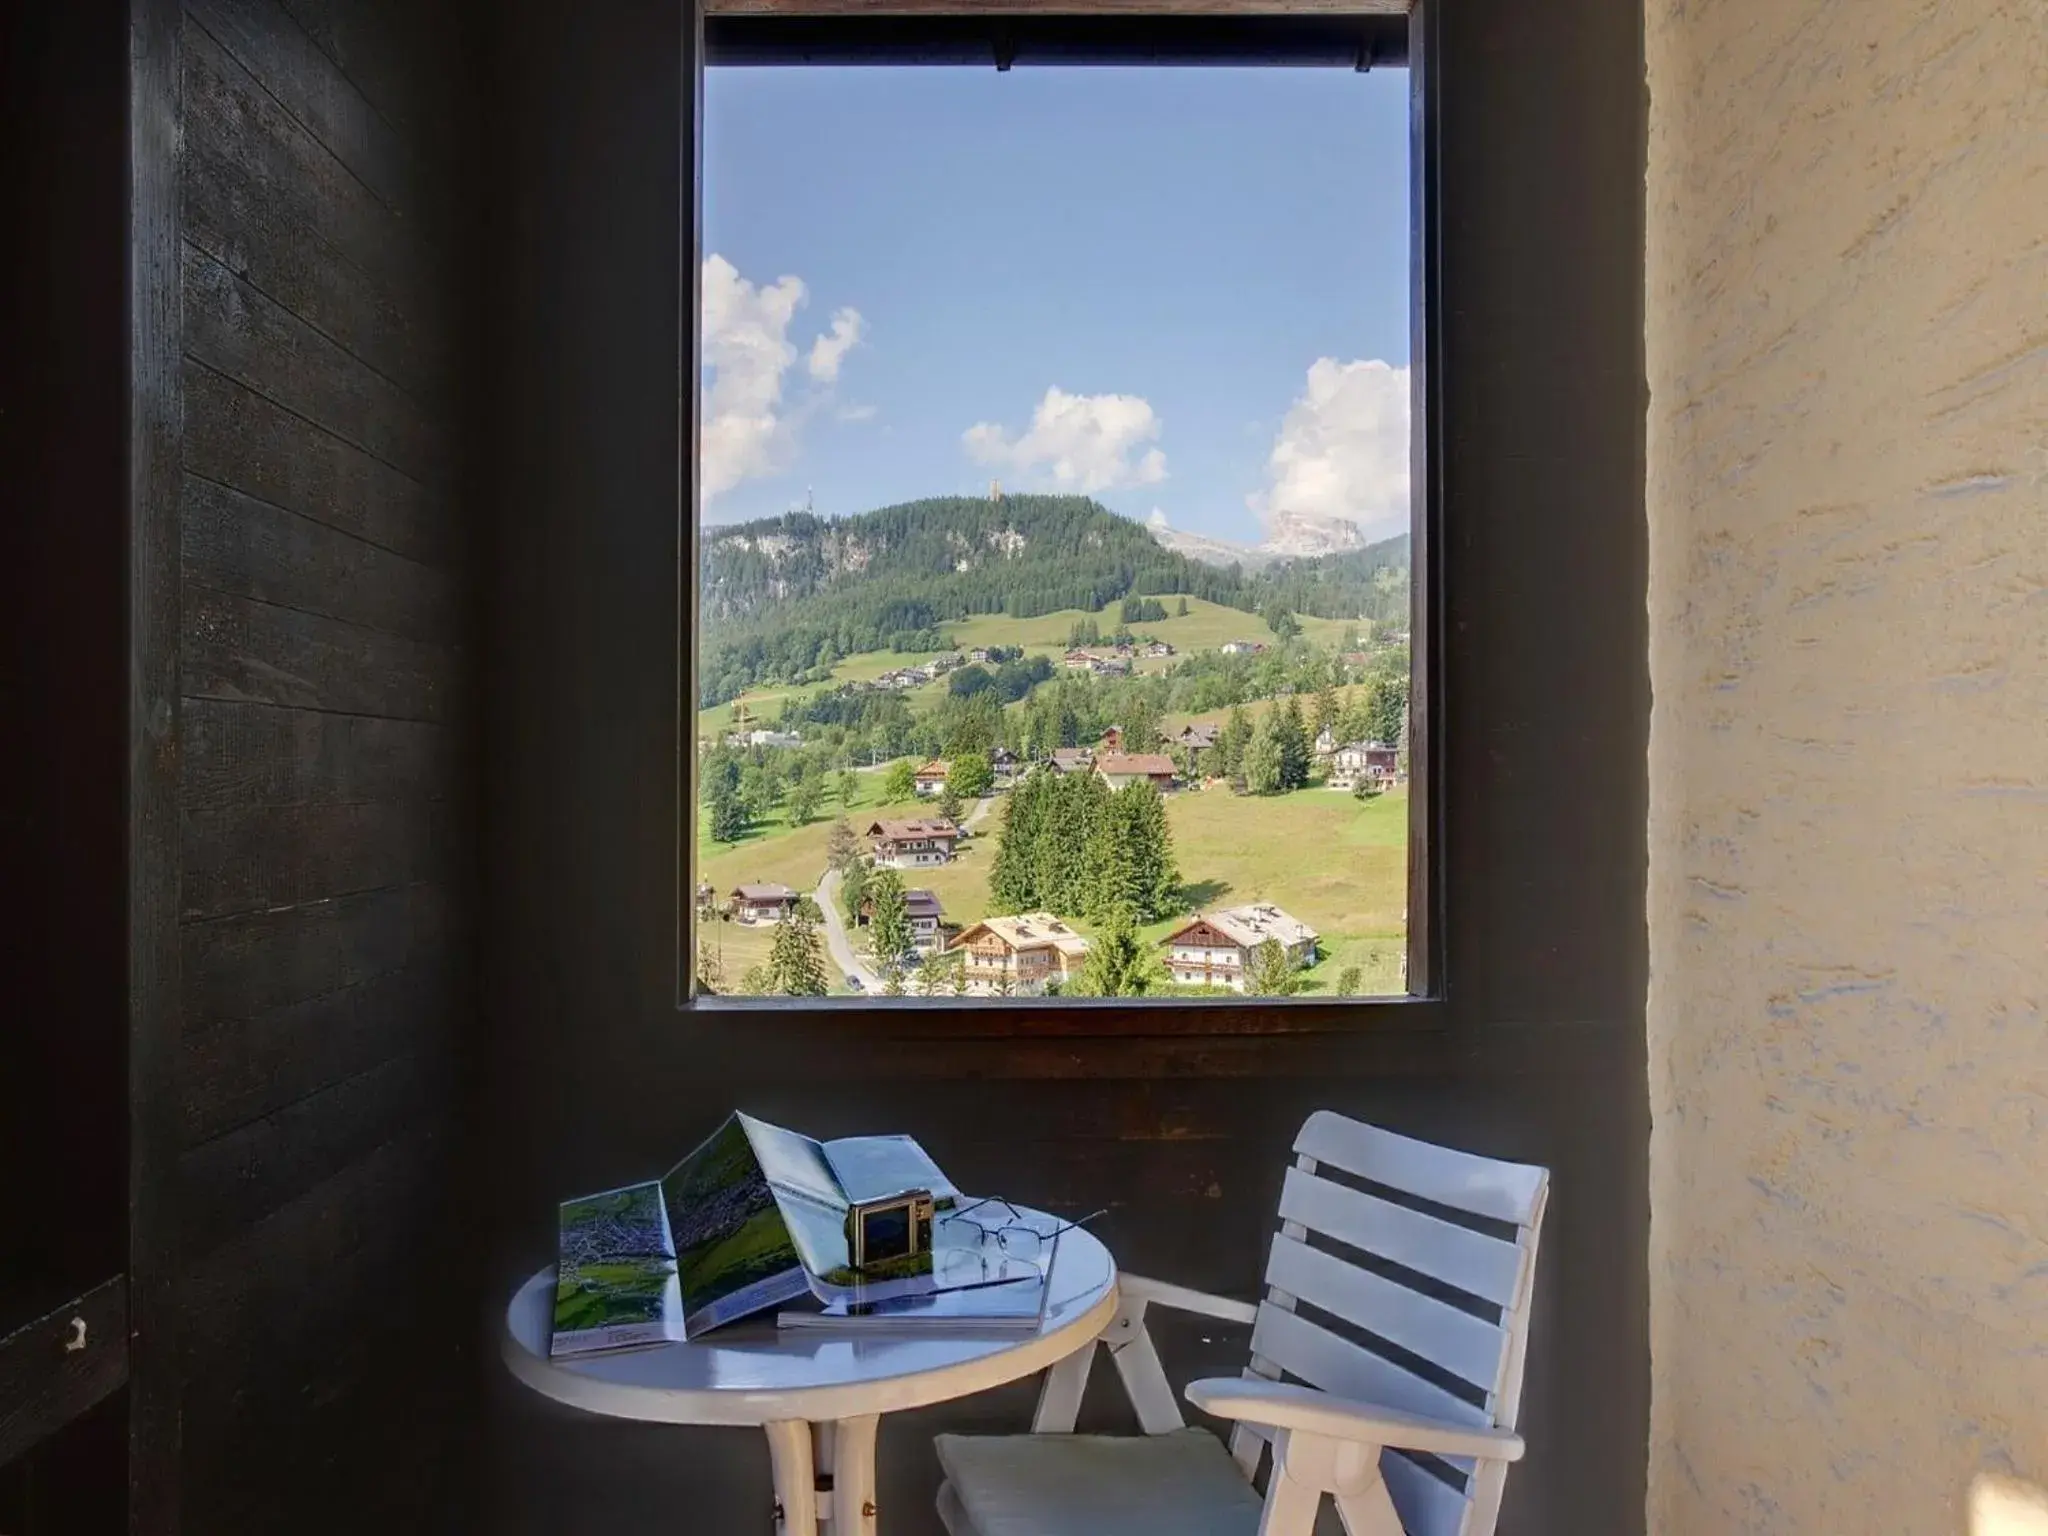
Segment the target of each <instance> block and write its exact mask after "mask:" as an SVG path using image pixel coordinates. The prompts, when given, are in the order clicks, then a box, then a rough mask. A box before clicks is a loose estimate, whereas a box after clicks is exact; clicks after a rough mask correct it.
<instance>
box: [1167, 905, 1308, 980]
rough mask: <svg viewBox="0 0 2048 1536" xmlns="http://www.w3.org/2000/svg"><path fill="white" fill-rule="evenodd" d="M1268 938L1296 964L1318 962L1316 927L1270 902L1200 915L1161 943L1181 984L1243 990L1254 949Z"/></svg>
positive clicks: (1168, 964) (1170, 970) (1168, 961)
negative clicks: (1246, 971)
mask: <svg viewBox="0 0 2048 1536" xmlns="http://www.w3.org/2000/svg"><path fill="white" fill-rule="evenodd" d="M1268 939H1274V940H1277V941H1278V942H1279V944H1280V947H1281V948H1282V949H1284V950H1285V951H1286V952H1287V957H1288V958H1289V959H1290V960H1292V961H1294V962H1295V963H1296V964H1297V965H1313V964H1314V963H1315V959H1316V931H1315V930H1314V929H1313V928H1311V927H1309V926H1308V924H1306V923H1304V922H1301V921H1299V920H1297V919H1295V918H1292V917H1289V916H1288V915H1287V914H1286V913H1285V912H1283V911H1281V910H1280V909H1279V908H1278V907H1276V906H1274V905H1272V904H1271V903H1270V902H1255V903H1253V904H1252V905H1251V906H1246V907H1226V908H1225V909H1223V910H1222V911H1220V912H1205V913H1200V914H1198V915H1196V916H1195V917H1194V918H1192V919H1190V920H1189V921H1188V922H1186V923H1184V924H1182V925H1181V927H1180V928H1179V929H1177V930H1176V931H1175V932H1173V933H1170V934H1168V935H1167V936H1166V937H1165V938H1164V939H1161V940H1160V941H1159V942H1160V945H1161V946H1162V947H1163V948H1164V949H1165V950H1166V969H1167V973H1168V974H1169V975H1170V976H1172V977H1173V979H1174V981H1175V983H1177V984H1178V985H1180V986H1186V987H1228V988H1229V989H1230V990H1231V991H1233V992H1242V991H1243V990H1244V977H1245V967H1246V966H1247V965H1248V964H1249V963H1250V961H1251V956H1252V951H1253V950H1255V949H1257V948H1258V947H1259V946H1260V945H1261V944H1263V943H1265V942H1266V940H1268Z"/></svg>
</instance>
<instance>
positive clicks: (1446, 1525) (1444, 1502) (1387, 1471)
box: [1380, 1451, 1466, 1536]
mask: <svg viewBox="0 0 2048 1536" xmlns="http://www.w3.org/2000/svg"><path fill="white" fill-rule="evenodd" d="M1380 1477H1381V1479H1382V1480H1383V1481H1384V1482H1385V1483H1386V1485H1387V1493H1388V1495H1389V1496H1390V1497H1391V1498H1392V1499H1393V1501H1394V1513H1395V1514H1397V1515H1399V1516H1400V1517H1401V1529H1402V1530H1403V1531H1404V1532H1405V1533H1406V1536H1458V1533H1459V1532H1460V1531H1462V1530H1463V1529H1464V1525H1465V1508H1466V1498H1465V1495H1464V1494H1462V1493H1460V1492H1458V1490H1457V1489H1455V1488H1453V1487H1451V1486H1450V1485H1449V1484H1447V1483H1445V1482H1443V1481H1442V1480H1441V1479H1439V1478H1437V1477H1435V1476H1433V1475H1432V1474H1430V1473H1428V1472H1425V1471H1424V1470H1423V1469H1422V1468H1421V1467H1418V1466H1417V1465H1416V1464H1415V1463H1414V1462H1412V1461H1410V1460H1409V1459H1408V1458H1407V1457H1406V1456H1402V1455H1399V1454H1397V1453H1396V1452H1393V1451H1388V1452H1386V1453H1385V1454H1384V1455H1382V1456H1381V1457H1380Z"/></svg>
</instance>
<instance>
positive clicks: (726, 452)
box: [703, 68, 1409, 540]
mask: <svg viewBox="0 0 2048 1536" xmlns="http://www.w3.org/2000/svg"><path fill="white" fill-rule="evenodd" d="M1407 125H1408V106H1407V76H1406V73H1405V72H1403V71H1400V70H1377V71H1374V72H1373V73H1371V74H1368V75H1358V74H1355V73H1352V72H1350V71H1344V70H1249V69H1236V70H1150V71H1146V70H1124V69H1064V70H1062V69H1024V68H1020V69H1017V70H1013V71H1010V72H1008V73H1004V74H998V73H997V72H995V71H994V70H992V69H973V70H969V69H948V68H928V69H918V70H913V69H842V70H832V69H790V70H783V69H775V70H763V69H730V70H717V69H714V70H712V71H710V73H709V78H708V79H707V82H706V102H705V161H704V223H705V244H704V255H705V258H706V270H705V273H704V289H705V343H704V345H705V366H706V372H705V389H706V394H705V410H704V416H705V420H704V424H703V435H704V447H703V453H704V459H705V467H704V475H705V480H706V485H707V489H708V490H710V491H711V492H712V494H711V497H710V500H709V504H708V507H707V510H706V514H705V515H706V517H707V520H709V521H715V522H729V521H734V520H737V519H740V518H746V517H760V516H768V515H772V514H774V513H777V512H781V511H783V510H785V509H787V508H788V507H790V506H792V505H799V504H801V503H802V502H803V500H804V497H805V494H806V491H807V490H809V491H810V492H811V493H813V494H814V495H815V499H816V505H817V508H818V510H819V511H820V512H824V513H830V514H840V513H848V512H859V511H865V510H868V509H869V508H872V507H876V506H883V505H887V504H888V503H890V502H895V501H903V500H908V499H912V498H915V497H919V496H930V495H940V494H948V493H955V492H969V493H977V494H978V493H981V492H984V491H986V489H987V487H988V483H989V481H990V479H991V478H1000V479H1001V480H1002V482H1003V485H1004V487H1005V488H1006V489H1015V490H1077V491H1085V492H1088V493H1089V494H1093V495H1096V496H1098V497H1099V498H1100V499H1101V500H1102V501H1103V502H1104V503H1105V504H1107V505H1108V506H1110V507H1112V508H1113V509H1115V510H1116V511H1119V512H1123V513H1125V514H1127V515H1130V516H1133V517H1137V518H1141V519H1142V518H1146V517H1148V516H1150V515H1151V514H1152V513H1153V512H1154V510H1155V509H1159V510H1160V511H1163V513H1164V514H1165V516H1166V517H1167V518H1168V519H1169V520H1170V521H1171V523H1172V524H1173V525H1174V526H1175V527H1178V528H1182V529H1186V530H1189V531H1193V532H1200V533H1207V534H1211V535H1215V536H1220V537H1226V538H1234V539H1245V540H1252V539H1256V538H1257V537H1258V536H1259V530H1260V527H1261V523H1262V519H1263V518H1264V517H1266V516H1267V515H1269V514H1271V513H1273V512H1276V511H1279V512H1289V511H1292V512H1299V513H1305V514H1310V515H1316V516H1341V517H1349V518H1351V519H1352V520H1354V521H1357V522H1360V523H1361V524H1363V525H1365V526H1366V527H1368V528H1369V529H1372V530H1373V531H1375V532H1377V531H1381V528H1382V525H1385V524H1389V523H1390V522H1394V521H1398V522H1400V523H1401V524H1402V525H1405V519H1406V510H1405V508H1406V480H1405V474H1406V449H1405V441H1406V422H1407V410H1406V398H1407V386H1406V380H1405V369H1406V366H1407V363H1408V323H1409V322H1408V168H1407V166H1408V149H1407V133H1408V126H1407ZM821 338H822V339H821ZM1378 365H1384V366H1378ZM1053 391H1057V392H1058V393H1051V392H1053ZM1396 418H1398V419H1396ZM1397 461H1398V462H1397ZM1397 480H1398V482H1399V483H1398V484H1396V483H1395V482H1396V481H1397Z"/></svg>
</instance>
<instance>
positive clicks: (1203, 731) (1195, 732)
mask: <svg viewBox="0 0 2048 1536" xmlns="http://www.w3.org/2000/svg"><path fill="white" fill-rule="evenodd" d="M1222 737H1223V729H1222V727H1221V726H1215V725H1209V724H1206V723H1204V724H1200V725H1184V726H1182V727H1181V728H1180V730H1179V731H1178V732H1177V733H1176V734H1175V735H1174V737H1173V744H1174V745H1175V746H1177V747H1185V748H1186V749H1187V750H1188V751H1190V752H1206V751H1208V750H1209V749H1210V748H1211V747H1213V746H1215V745H1216V743H1217V742H1218V741H1220V740H1221V739H1222Z"/></svg>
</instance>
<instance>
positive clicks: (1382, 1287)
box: [1266, 1237, 1503, 1397]
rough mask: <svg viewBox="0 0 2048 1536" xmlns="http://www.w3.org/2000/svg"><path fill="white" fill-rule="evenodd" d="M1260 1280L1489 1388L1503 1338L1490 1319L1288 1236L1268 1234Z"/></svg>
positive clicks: (1497, 1369)
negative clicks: (1267, 1256) (1269, 1242)
mask: <svg viewBox="0 0 2048 1536" xmlns="http://www.w3.org/2000/svg"><path fill="white" fill-rule="evenodd" d="M1266 1283H1267V1284H1268V1285H1274V1286H1278V1287H1279V1288H1280V1289H1281V1290H1283V1291H1287V1292H1289V1293H1290V1294H1292V1295H1293V1296H1294V1297H1295V1298H1296V1299H1297V1300H1298V1301H1305V1302H1308V1303H1309V1304H1310V1305H1311V1306H1316V1307H1320V1308H1322V1310H1323V1311H1325V1312H1328V1313H1331V1314H1333V1315H1334V1316H1336V1317H1340V1318H1343V1319H1344V1320H1345V1321H1346V1322H1353V1323H1357V1324H1359V1325H1360V1326H1361V1327H1365V1328H1369V1329H1370V1330H1371V1331H1372V1332H1373V1333H1376V1334H1378V1335H1379V1336H1380V1337H1381V1338H1383V1339H1386V1340H1387V1341H1389V1342H1390V1343H1393V1344H1397V1345H1399V1346H1400V1347H1401V1348H1402V1349H1405V1350H1407V1351H1408V1352H1409V1353H1410V1354H1413V1355H1419V1356H1421V1357H1422V1358H1423V1359H1424V1360H1427V1361H1429V1362H1430V1363H1431V1364H1432V1365H1436V1366H1440V1367H1442V1368H1443V1369H1444V1370H1446V1371H1448V1372H1450V1373H1451V1374H1452V1375H1454V1376H1456V1377H1458V1378H1459V1379H1460V1380H1462V1381H1465V1382H1468V1383H1470V1384H1471V1385H1472V1386H1474V1387H1476V1388H1478V1389H1479V1391H1480V1392H1481V1393H1483V1394H1486V1395H1487V1396H1489V1397H1490V1396H1491V1395H1492V1393H1493V1388H1494V1383H1495V1380H1496V1378H1497V1376H1498V1375H1499V1372H1500V1362H1501V1345H1502V1342H1503V1341H1502V1334H1501V1330H1500V1328H1499V1327H1498V1326H1496V1325H1495V1324H1493V1323H1488V1322H1484V1321H1482V1320H1481V1319H1479V1318H1476V1317H1474V1316H1473V1315H1472V1314H1471V1313H1470V1312H1461V1311H1460V1310H1458V1308H1456V1307H1453V1306H1450V1305H1447V1304H1446V1303H1444V1302H1441V1301H1439V1300H1437V1299H1436V1298H1435V1297H1434V1296H1425V1295H1423V1294H1422V1293H1421V1292H1420V1291H1411V1290H1410V1289H1408V1287H1406V1286H1404V1285H1400V1284H1398V1283H1397V1282H1395V1281H1392V1280H1389V1279H1386V1278H1385V1277H1384V1276H1381V1275H1376V1274H1374V1273H1373V1272H1372V1271H1371V1270H1369V1269H1360V1268H1358V1267H1357V1266H1356V1265H1354V1264H1347V1263H1346V1262H1345V1261H1344V1260H1342V1259H1340V1258H1337V1257H1336V1256H1334V1255H1332V1254H1328V1253H1320V1252H1318V1251H1317V1250H1315V1249H1314V1248H1311V1247H1309V1246H1308V1245H1307V1244H1306V1243H1297V1242H1295V1241H1293V1240H1292V1239H1291V1238H1287V1237H1276V1238H1274V1239H1273V1255H1272V1258H1271V1260H1270V1261H1269V1262H1268V1263H1267V1266H1266Z"/></svg>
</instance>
